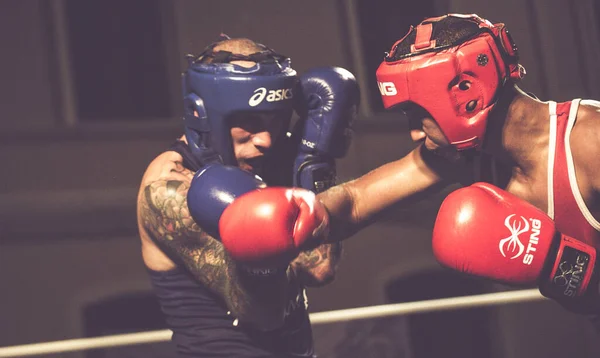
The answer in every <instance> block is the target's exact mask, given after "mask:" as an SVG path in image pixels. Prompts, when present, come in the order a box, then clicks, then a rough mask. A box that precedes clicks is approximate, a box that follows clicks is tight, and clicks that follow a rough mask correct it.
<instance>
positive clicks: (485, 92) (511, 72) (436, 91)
mask: <svg viewBox="0 0 600 358" xmlns="http://www.w3.org/2000/svg"><path fill="white" fill-rule="evenodd" d="M448 17H454V18H459V19H462V20H464V21H470V22H472V23H474V24H476V26H477V27H475V30H474V31H473V36H471V37H469V38H468V39H466V40H464V41H460V42H459V43H458V44H450V45H448V44H441V43H439V42H438V41H436V39H434V38H432V29H433V26H434V25H435V23H436V22H438V21H443V20H444V19H447V18H448ZM413 31H415V32H416V34H415V37H414V43H412V44H410V53H407V54H405V55H400V56H398V54H397V53H395V51H397V48H398V45H399V44H401V43H402V42H403V41H406V39H407V38H408V35H409V34H411V32H413ZM523 75H524V71H522V67H521V66H520V65H519V64H518V54H517V47H516V46H515V44H514V42H513V41H512V39H511V37H510V35H509V33H508V31H507V30H506V28H505V27H504V25H503V24H497V25H493V24H491V23H490V22H489V21H487V20H484V19H482V18H480V17H478V16H477V15H447V16H442V17H437V18H431V19H427V20H425V21H423V22H422V23H421V24H419V25H418V26H417V27H416V28H414V29H413V28H411V30H410V31H409V33H408V34H407V36H405V37H404V38H402V39H401V40H399V41H397V42H396V43H395V44H394V46H393V47H392V50H391V52H390V55H388V56H387V57H386V59H385V60H384V61H383V62H382V63H381V65H380V66H379V68H378V69H377V82H378V86H379V89H380V92H381V97H382V100H383V105H384V107H385V108H386V109H387V108H390V107H393V106H396V105H400V104H404V103H414V104H417V105H419V106H421V107H423V108H424V109H425V110H426V111H427V112H429V114H430V115H431V116H432V117H433V119H434V120H435V121H436V122H437V123H438V125H439V126H440V129H441V130H442V132H443V133H444V134H445V135H446V138H448V141H449V142H450V143H451V144H452V145H454V146H455V147H456V148H457V149H458V150H463V149H469V148H478V147H480V146H481V142H482V140H483V136H484V134H485V128H486V124H487V117H488V115H489V113H490V111H491V110H492V108H493V107H494V105H495V102H496V99H497V98H496V97H497V93H498V89H499V88H501V87H502V85H503V84H504V83H505V82H506V81H507V80H508V79H509V78H513V79H520V78H522V76H523Z"/></svg>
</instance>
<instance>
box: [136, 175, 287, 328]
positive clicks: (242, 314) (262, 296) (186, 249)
mask: <svg viewBox="0 0 600 358" xmlns="http://www.w3.org/2000/svg"><path fill="white" fill-rule="evenodd" d="M189 183H190V181H189V180H185V179H182V178H181V177H178V180H158V181H155V182H153V183H151V184H149V185H147V186H146V187H145V188H144V189H143V191H142V193H141V195H140V197H139V203H138V205H139V209H140V217H141V220H142V224H143V228H144V229H145V230H146V231H147V233H148V234H149V236H150V237H151V239H152V240H153V241H154V242H155V243H156V244H157V245H158V246H159V247H160V248H161V249H162V250H163V251H165V253H167V254H168V255H169V256H171V257H174V258H177V259H178V261H180V262H182V263H183V264H184V265H185V267H186V268H187V269H188V270H189V272H191V273H192V274H193V275H194V277H195V278H196V279H197V280H198V281H200V282H201V283H202V284H204V285H205V286H206V287H208V288H209V289H210V290H211V291H213V292H214V293H216V294H218V295H219V296H220V297H222V299H223V300H224V302H225V303H226V304H227V307H228V308H229V310H231V312H232V314H233V315H234V316H235V317H237V318H239V319H240V320H241V321H242V322H249V323H252V324H254V325H256V326H257V327H258V328H260V329H273V328H276V327H278V326H279V325H281V323H282V322H283V318H284V309H285V303H286V302H285V297H286V291H287V288H288V286H287V283H288V278H287V275H286V273H281V274H280V275H276V276H274V277H268V278H265V277H252V276H250V275H248V274H245V273H243V272H242V271H241V270H238V269H237V267H236V265H235V262H233V261H232V260H231V259H230V257H229V256H228V255H227V253H226V252H225V250H224V248H223V245H222V244H221V243H220V242H219V241H217V240H215V239H214V238H212V237H210V236H209V235H208V234H207V233H206V232H204V231H203V230H202V229H201V228H200V227H199V226H198V225H197V224H196V223H195V222H194V220H193V219H192V217H191V216H190V213H189V210H188V206H187V191H188V189H189Z"/></svg>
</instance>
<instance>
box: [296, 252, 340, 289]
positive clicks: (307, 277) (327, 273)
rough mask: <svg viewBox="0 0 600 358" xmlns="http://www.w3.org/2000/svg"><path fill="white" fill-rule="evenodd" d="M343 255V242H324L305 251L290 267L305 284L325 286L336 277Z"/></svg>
mask: <svg viewBox="0 0 600 358" xmlns="http://www.w3.org/2000/svg"><path fill="white" fill-rule="evenodd" d="M341 256H342V244H341V243H340V242H335V243H332V244H322V245H320V246H318V247H317V248H315V249H313V250H308V251H303V252H301V253H300V255H298V257H296V259H294V261H292V263H291V264H290V267H291V268H292V269H293V271H294V273H295V275H296V277H297V278H298V279H299V280H300V282H301V283H302V284H303V285H304V286H313V287H319V286H324V285H326V284H328V283H330V282H331V281H333V279H334V278H335V273H336V270H337V266H338V262H339V260H340V257H341Z"/></svg>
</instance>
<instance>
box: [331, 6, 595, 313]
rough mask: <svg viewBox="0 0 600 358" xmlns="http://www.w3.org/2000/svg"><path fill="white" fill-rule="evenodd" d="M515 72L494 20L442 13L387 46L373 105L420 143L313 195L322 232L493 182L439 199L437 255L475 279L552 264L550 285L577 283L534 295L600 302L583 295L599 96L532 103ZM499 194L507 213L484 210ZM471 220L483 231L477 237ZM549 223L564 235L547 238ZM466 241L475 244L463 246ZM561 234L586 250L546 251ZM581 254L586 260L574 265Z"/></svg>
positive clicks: (511, 278) (590, 309) (547, 274)
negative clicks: (320, 206)
mask: <svg viewBox="0 0 600 358" xmlns="http://www.w3.org/2000/svg"><path fill="white" fill-rule="evenodd" d="M524 73H525V72H524V70H523V68H522V67H521V66H520V65H519V63H518V56H517V49H516V46H515V44H514V43H513V42H512V40H511V36H510V35H509V34H508V32H507V30H506V28H505V27H504V25H502V24H496V25H494V24H492V23H490V22H489V21H487V20H484V19H481V18H480V17H478V16H476V15H448V16H442V17H438V18H432V19H427V20H425V21H423V22H422V23H421V24H419V25H417V26H416V27H415V28H411V30H410V31H409V33H408V34H407V35H406V36H404V37H403V38H402V39H401V40H399V41H398V42H396V43H395V44H394V45H393V47H392V49H391V51H390V52H389V53H388V54H386V56H385V59H384V61H383V62H382V64H381V65H380V67H379V69H378V71H377V79H378V82H379V88H380V91H381V95H382V100H383V103H384V106H385V107H386V108H392V107H399V108H400V109H402V110H404V111H405V113H406V115H407V116H408V119H409V123H410V124H411V137H412V138H413V139H414V140H415V141H417V142H419V145H418V147H417V148H416V149H415V150H413V151H412V152H411V153H409V154H408V155H407V156H405V157H404V158H402V159H399V160H397V161H395V162H392V163H388V164H386V165H383V166H381V167H379V168H377V169H375V170H373V171H372V172H370V173H368V174H366V175H364V176H363V177H360V178H358V179H356V180H354V181H351V182H348V183H345V184H343V185H341V186H338V187H335V188H332V189H330V190H329V191H327V192H325V193H324V194H322V195H320V198H321V201H322V202H323V203H324V204H325V205H326V207H327V208H328V210H329V213H330V219H331V231H330V239H331V240H335V239H336V238H337V239H344V238H345V237H347V236H348V235H350V234H351V233H352V232H355V231H356V230H358V229H359V228H360V227H362V226H364V225H366V223H368V222H370V221H371V220H372V219H373V218H375V217H376V215H377V214H379V213H380V212H382V211H384V210H386V209H388V208H390V207H391V206H392V205H396V204H402V203H403V202H404V201H406V200H407V199H409V198H411V197H413V196H415V195H416V194H419V193H425V192H427V191H429V189H437V188H439V187H441V186H445V185H448V184H451V183H459V184H463V185H465V184H466V185H468V184H471V183H473V182H476V181H485V182H488V183H491V184H494V185H495V186H496V187H499V189H498V190H497V191H496V194H494V196H493V198H495V199H493V200H488V199H485V200H483V199H482V200H478V201H476V202H475V201H473V203H471V204H469V205H464V206H466V207H468V208H470V209H469V210H470V211H469V210H462V209H464V207H463V206H461V205H457V204H456V203H454V204H452V205H450V204H449V205H446V206H445V209H444V212H443V217H444V218H445V219H444V220H439V221H438V222H437V224H436V228H435V233H436V236H435V238H434V239H435V242H434V244H435V253H436V255H437V257H438V259H439V260H440V262H442V263H443V264H445V265H447V266H450V267H452V268H455V269H457V270H461V271H462V270H465V271H466V272H472V271H471V270H470V269H469V267H474V266H476V268H477V274H478V275H480V276H484V277H489V278H492V279H496V280H498V279H500V280H502V281H503V282H505V283H511V282H512V283H514V284H522V283H525V282H526V283H532V281H534V280H535V279H538V278H539V279H540V280H542V281H543V282H547V281H552V280H553V278H554V277H553V276H551V275H552V274H553V273H554V274H556V273H559V276H560V275H562V274H564V275H563V276H564V277H563V276H561V277H560V278H557V281H556V282H557V284H558V285H561V284H562V285H570V284H573V285H574V286H576V289H569V290H563V291H560V288H557V287H554V289H553V290H550V291H551V292H552V293H549V292H550V291H548V290H544V291H543V293H544V294H546V295H548V296H551V297H552V298H554V299H556V300H557V301H559V302H560V303H561V304H563V305H564V306H566V307H568V308H569V309H571V310H574V311H578V312H586V313H600V312H598V307H600V304H596V305H594V304H590V302H594V301H595V302H597V303H599V302H600V297H599V296H598V280H597V274H596V271H597V270H598V267H597V265H596V263H595V257H597V255H595V250H597V249H598V248H600V165H598V159H597V158H599V157H600V103H598V102H595V101H581V100H579V99H576V100H573V101H569V102H565V103H556V102H553V101H548V102H542V101H540V100H538V99H537V98H535V97H533V96H530V95H528V94H527V93H525V92H524V91H522V90H521V89H520V88H519V87H518V86H517V82H518V80H519V79H520V78H521V77H522V76H523V75H524ZM502 190H505V191H507V192H508V194H510V195H511V199H510V200H508V199H506V198H505V196H504V194H502V193H503V191H502ZM464 193H465V194H463V195H462V196H458V197H459V198H461V199H462V200H466V198H467V196H468V195H469V194H470V193H479V192H478V191H475V190H471V191H465V192H464ZM454 198H456V196H455V197H454ZM519 200H520V201H522V202H523V203H524V204H517V201H519ZM455 201H456V200H455ZM527 202H528V203H527ZM507 203H509V204H510V205H511V213H508V214H507V215H509V214H510V215H513V214H514V215H513V216H510V218H508V219H506V218H504V217H502V218H498V217H497V216H492V215H487V214H486V210H488V211H494V210H496V209H495V208H496V206H498V207H499V208H503V210H504V211H505V209H506V205H508V204H507ZM525 204H527V205H531V204H533V206H535V207H537V208H538V209H540V210H541V211H542V212H543V213H542V214H544V213H545V215H546V216H547V217H548V218H549V219H542V215H538V217H539V219H536V220H539V222H541V223H545V224H544V228H543V229H542V230H543V231H544V234H543V235H544V239H542V236H539V235H538V233H536V232H535V230H540V228H539V227H534V226H533V225H532V224H531V223H530V222H529V221H527V220H528V219H527V218H531V217H532V216H528V214H526V213H525V212H529V211H528V210H530V209H525V207H526V206H527V205H525ZM407 205H408V204H407ZM459 209H460V210H462V211H461V212H456V210H459ZM448 211H450V213H449V212H448ZM504 211H502V213H504ZM441 214H442V213H441ZM479 214H481V215H479ZM536 215H537V214H536ZM521 217H523V218H525V219H521ZM448 218H452V219H454V220H456V221H455V222H454V223H453V222H452V220H450V219H448ZM505 219H506V221H504V220H505ZM461 220H462V221H461ZM465 220H466V221H468V222H469V223H470V224H469V225H470V226H469V227H468V228H467V229H462V230H463V231H461V232H460V233H462V234H464V233H466V232H467V231H468V229H469V228H473V229H472V230H470V231H469V236H465V235H462V234H459V232H458V231H457V230H458V229H457V228H458V227H459V224H461V223H463V224H464V222H463V221H465ZM492 220H494V221H493V222H492ZM496 220H500V222H496ZM523 220H525V221H523ZM547 220H552V225H554V227H552V228H551V229H550V225H549V224H548V221H547ZM523 222H525V223H527V229H525V224H523ZM536 223H537V222H536ZM475 224H478V225H475ZM486 224H489V225H486ZM461 227H463V228H464V227H466V225H463V226H461ZM482 227H486V228H487V229H488V230H489V232H488V231H486V232H485V235H483V231H482V230H481V228H482ZM523 230H525V231H523ZM554 230H555V231H556V232H557V233H560V235H562V236H561V237H568V238H569V239H568V240H567V241H565V240H561V239H560V237H558V236H553V234H552V233H553V232H555V231H554ZM521 231H523V232H521ZM478 232H479V234H478ZM511 235H512V236H511ZM556 235H558V234H556ZM460 238H462V241H458V240H459V239H460ZM467 238H468V239H470V240H472V241H475V240H479V241H477V243H476V244H475V243H474V244H473V245H464V243H465V242H466V241H465V240H466V239H467ZM505 238H510V240H504V239H505ZM542 240H546V241H544V242H542ZM573 240H574V241H573ZM565 242H569V243H573V242H577V244H576V245H574V246H573V245H572V246H573V247H578V248H585V249H582V250H580V251H573V252H575V254H574V253H573V252H571V254H572V255H571V254H569V255H571V256H569V255H567V256H565V255H563V251H560V250H559V251H557V249H556V247H560V245H562V244H561V243H565ZM460 245H462V246H460ZM538 245H539V246H538ZM556 245H558V246H556ZM458 246H460V247H461V249H458V250H457V249H453V247H458ZM469 246H471V247H472V249H471V250H467V249H466V247H469ZM537 247H540V249H539V250H540V251H539V252H537V251H536V250H537ZM542 247H544V248H545V249H544V250H542ZM578 252H579V254H577V253H578ZM482 255H484V256H482ZM526 255H527V256H526ZM585 255H587V256H585ZM584 256H585V257H587V258H588V261H589V262H588V263H587V264H586V266H585V269H584V268H583V266H582V262H583V261H582V260H583V257H584ZM482 258H484V259H482ZM517 263H521V264H520V266H515V267H512V266H510V267H511V268H510V270H511V271H510V272H512V275H508V276H506V275H502V271H503V270H507V269H508V267H509V265H513V264H515V265H516V264H517ZM532 264H534V266H531V265H532ZM544 265H549V266H552V267H550V268H547V267H546V266H544ZM542 266H544V267H542ZM558 268H562V269H564V270H563V271H564V272H562V271H560V270H559V269H558ZM569 268H572V269H569ZM519 270H520V271H519ZM559 271H560V272H559ZM516 272H520V273H519V274H517V273H516ZM561 272H562V273H561ZM525 277H527V279H524V278H525ZM557 277H558V276H557ZM590 282H591V283H590ZM575 283H576V284H575ZM584 283H585V284H584ZM584 286H585V287H584ZM544 287H545V286H544ZM556 292H567V293H569V294H564V295H562V294H556ZM571 293H576V294H571Z"/></svg>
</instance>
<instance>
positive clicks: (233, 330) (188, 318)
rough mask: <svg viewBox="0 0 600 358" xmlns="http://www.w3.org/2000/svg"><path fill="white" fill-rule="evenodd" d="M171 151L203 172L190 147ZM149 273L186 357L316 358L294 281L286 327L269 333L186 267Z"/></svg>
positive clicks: (174, 147) (302, 297)
mask: <svg viewBox="0 0 600 358" xmlns="http://www.w3.org/2000/svg"><path fill="white" fill-rule="evenodd" d="M170 150H173V151H176V152H178V153H179V154H181V155H182V157H183V165H184V166H185V167H186V168H188V169H190V170H192V171H196V170H197V169H198V166H197V163H196V162H195V160H194V157H193V155H192V154H191V152H190V150H189V148H188V146H187V145H186V144H185V143H183V142H181V141H177V142H176V143H174V144H173V145H172V146H171V148H170ZM148 274H149V276H150V280H151V282H152V285H153V287H154V290H155V293H156V296H157V298H158V301H159V303H160V306H161V309H162V311H163V314H164V315H165V319H166V322H167V325H168V326H169V328H170V329H171V330H172V331H173V342H174V343H175V345H176V348H177V352H178V353H179V355H180V356H182V357H202V358H211V357H240V358H251V357H252V358H254V357H257V358H258V357H261V358H262V357H272V358H275V357H278V358H292V357H293V358H298V357H316V356H315V355H314V349H313V340H312V330H311V326H310V321H309V317H308V311H307V305H308V302H307V299H306V294H305V289H304V287H302V286H301V285H300V284H299V283H297V282H293V283H292V288H293V289H292V290H290V295H289V297H288V299H289V302H288V306H287V309H286V313H285V314H286V318H285V321H284V324H283V326H282V327H280V328H278V329H276V330H273V331H268V332H264V331H258V330H255V329H252V328H251V327H248V326H244V324H243V322H239V321H238V320H237V319H236V317H233V316H232V315H231V314H230V313H229V311H228V309H227V306H226V305H225V303H224V302H223V300H222V299H221V298H220V297H219V296H217V295H215V294H214V293H212V292H211V291H209V290H208V289H207V288H206V287H205V286H204V285H202V284H201V283H200V282H198V281H197V280H195V279H194V277H193V276H192V275H191V273H189V272H188V271H187V270H185V268H183V265H180V266H179V267H177V268H175V269H173V270H169V271H163V272H158V271H152V270H148Z"/></svg>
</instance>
